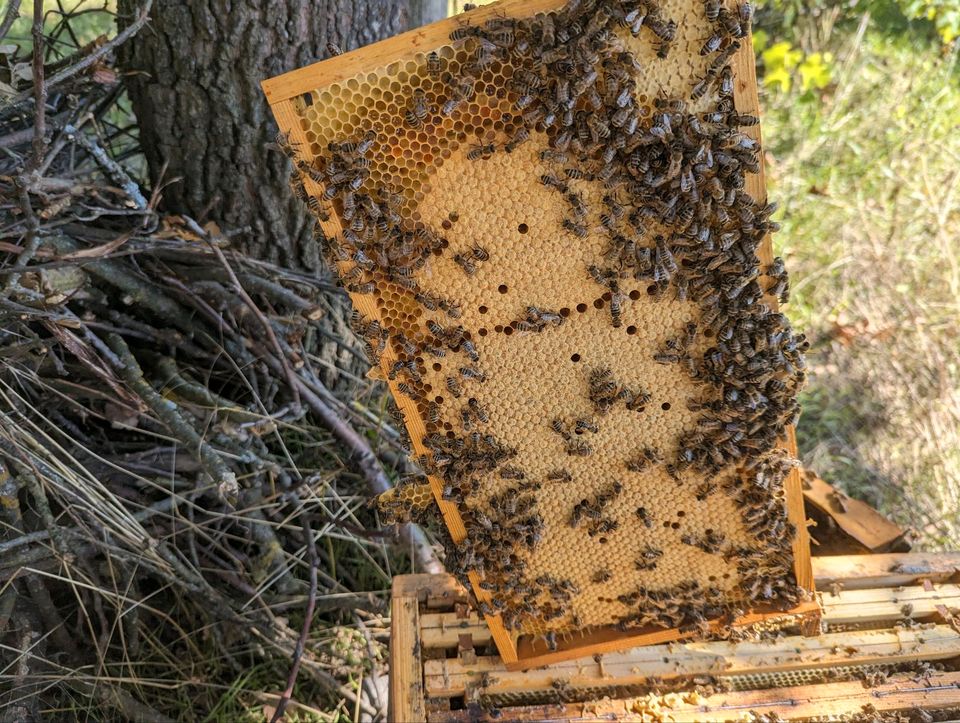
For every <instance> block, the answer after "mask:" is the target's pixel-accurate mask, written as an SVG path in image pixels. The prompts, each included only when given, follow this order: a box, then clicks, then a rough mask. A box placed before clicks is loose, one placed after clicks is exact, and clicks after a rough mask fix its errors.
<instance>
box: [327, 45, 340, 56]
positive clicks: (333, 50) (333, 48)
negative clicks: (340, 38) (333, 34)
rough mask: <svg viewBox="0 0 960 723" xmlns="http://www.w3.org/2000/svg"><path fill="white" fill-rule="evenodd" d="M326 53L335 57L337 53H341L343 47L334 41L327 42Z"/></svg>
mask: <svg viewBox="0 0 960 723" xmlns="http://www.w3.org/2000/svg"><path fill="white" fill-rule="evenodd" d="M327 53H329V55H330V57H335V56H337V55H343V49H342V48H341V47H340V46H339V45H337V44H336V43H327Z"/></svg>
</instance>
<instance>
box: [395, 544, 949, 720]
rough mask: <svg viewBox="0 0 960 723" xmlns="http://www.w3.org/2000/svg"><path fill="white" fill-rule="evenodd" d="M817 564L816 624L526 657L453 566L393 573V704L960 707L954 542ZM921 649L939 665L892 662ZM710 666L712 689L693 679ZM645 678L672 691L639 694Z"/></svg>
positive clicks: (568, 710)
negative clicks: (473, 601)
mask: <svg viewBox="0 0 960 723" xmlns="http://www.w3.org/2000/svg"><path fill="white" fill-rule="evenodd" d="M813 572H814V575H815V580H816V584H817V586H818V587H820V588H822V589H824V590H826V589H830V588H832V589H833V590H834V592H824V593H822V596H823V598H824V606H823V617H822V621H821V622H822V624H823V626H824V630H823V632H822V633H821V634H819V635H817V636H800V635H797V634H796V631H793V632H792V633H791V634H789V635H788V636H787V637H785V638H781V639H777V640H769V641H765V642H761V643H756V642H753V641H744V642H741V643H732V642H705V643H673V644H668V645H655V646H651V647H646V648H638V649H635V650H630V651H624V652H621V653H614V654H611V655H607V656H596V657H595V658H593V659H590V658H586V659H583V660H579V661H576V662H565V663H555V664H552V665H549V666H546V667H542V668H538V669H536V670H525V671H516V670H513V669H512V668H511V666H508V665H505V664H504V663H503V661H502V660H501V659H500V658H499V657H498V656H496V655H491V654H490V652H489V641H490V632H489V630H488V629H487V627H486V625H485V624H484V622H483V621H482V620H480V619H479V617H478V616H477V615H476V614H475V613H473V612H472V611H470V610H469V609H468V606H467V602H466V601H467V596H466V593H465V591H464V590H463V588H461V587H460V585H459V584H458V583H457V582H456V581H455V580H454V579H453V578H451V577H450V576H448V575H403V576H400V577H397V578H395V579H394V587H393V600H392V607H391V613H392V614H391V618H392V623H391V625H392V629H391V649H390V713H389V716H388V717H389V719H390V720H422V721H430V723H466V721H481V720H491V721H494V720H515V721H535V720H556V721H563V720H571V721H573V720H584V719H589V720H608V721H617V720H672V721H678V722H680V721H689V722H691V723H692V722H694V721H696V722H698V723H699V722H700V721H704V722H705V721H728V720H741V719H743V720H746V719H747V716H750V715H753V716H769V719H770V720H791V721H792V720H798V721H799V720H809V719H811V718H813V717H817V716H824V715H828V714H829V715H854V714H861V715H863V714H865V713H866V711H869V710H870V706H872V707H873V709H874V711H875V713H876V714H877V715H878V716H879V715H880V714H883V713H893V712H894V711H898V712H901V713H905V714H908V713H910V712H915V711H916V710H917V709H920V710H923V711H927V712H933V711H939V712H940V713H941V714H946V712H947V711H952V712H954V713H960V623H958V618H957V613H958V611H960V585H958V583H960V552H948V553H939V554H938V553H907V554H902V553H901V554H877V555H837V556H832V557H815V558H813ZM904 623H907V624H906V625H905V624H904ZM924 663H932V664H936V665H941V666H943V667H945V668H946V670H943V671H934V670H928V671H926V672H923V673H921V674H919V675H918V674H917V673H916V672H912V671H902V670H900V667H901V666H909V665H911V664H913V665H916V664H924ZM871 676H872V678H873V679H872V682H870V683H867V682H866V681H867V680H869V679H870V678H871ZM887 676H889V677H887ZM708 679H710V682H709V683H708V685H715V686H716V687H717V688H719V691H717V692H714V693H712V694H710V693H709V692H708V691H703V694H701V693H699V692H696V691H695V689H696V688H698V687H700V688H701V689H702V687H703V685H704V683H705V682H706V681H707V680H708ZM651 688H653V689H660V690H662V691H674V692H672V693H668V694H666V695H664V696H661V695H653V696H651V697H650V698H647V697H646V695H647V691H648V690H650V689H651ZM645 714H646V715H645ZM648 716H649V717H648ZM753 719H754V718H752V717H751V718H750V720H753ZM764 719H767V718H764ZM817 719H819V718H817ZM832 719H833V718H831V720H832ZM910 719H911V720H920V719H919V718H915V717H911V718H910ZM884 720H886V718H884ZM937 720H944V718H942V717H941V718H937ZM950 720H954V718H953V717H951V718H950Z"/></svg>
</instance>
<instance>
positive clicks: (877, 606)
mask: <svg viewBox="0 0 960 723" xmlns="http://www.w3.org/2000/svg"><path fill="white" fill-rule="evenodd" d="M822 601H823V614H822V620H823V622H824V623H825V624H826V625H827V626H838V625H852V624H861V623H877V622H889V624H890V626H891V627H892V626H893V625H894V624H895V623H896V622H897V621H899V620H902V619H905V618H908V617H909V618H912V619H914V620H923V619H927V618H932V617H936V616H937V615H938V613H937V610H936V606H937V605H944V606H946V607H947V609H958V608H960V585H955V584H946V585H935V586H934V587H933V589H932V590H925V589H924V588H923V587H921V586H913V587H908V588H905V589H903V590H894V589H893V588H872V589H868V590H844V591H840V592H838V593H837V594H832V593H826V592H825V593H823V594H822ZM906 605H909V606H910V614H909V615H907V614H905V612H904V610H905V607H904V606H906ZM420 620H421V624H420V636H421V637H420V639H421V642H422V643H423V645H424V647H425V648H427V649H449V648H454V647H456V645H457V641H458V640H459V637H460V636H461V635H470V636H471V637H472V639H473V642H474V645H486V644H488V643H489V642H490V640H491V636H490V631H489V629H488V628H487V626H486V623H484V622H483V620H481V619H480V616H478V615H477V614H476V613H470V615H469V616H468V617H466V618H459V617H457V615H456V614H454V613H427V614H421V617H420Z"/></svg>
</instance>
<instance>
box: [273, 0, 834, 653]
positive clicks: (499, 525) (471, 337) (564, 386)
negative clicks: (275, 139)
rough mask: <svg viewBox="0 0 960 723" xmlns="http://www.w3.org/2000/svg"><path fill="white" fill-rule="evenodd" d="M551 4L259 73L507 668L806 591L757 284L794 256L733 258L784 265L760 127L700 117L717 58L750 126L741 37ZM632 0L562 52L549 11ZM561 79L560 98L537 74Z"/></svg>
mask: <svg viewBox="0 0 960 723" xmlns="http://www.w3.org/2000/svg"><path fill="white" fill-rule="evenodd" d="M562 6H563V3H561V2H557V1H556V0H549V1H546V0H536V1H535V2H529V1H523V0H504V1H503V2H500V3H497V4H495V5H491V6H486V7H483V8H479V9H477V10H474V11H472V12H470V13H467V14H465V15H463V16H458V17H456V18H451V19H450V20H447V21H443V22H440V23H435V24H433V25H430V26H427V27H425V28H421V29H418V30H415V31H412V32H410V33H406V34H404V35H401V36H397V37H396V38H392V39H390V40H386V41H383V42H381V43H377V44H375V45H372V46H369V47H366V48H363V49H360V50H357V51H354V52H351V53H347V54H345V55H342V56H339V57H336V58H332V59H330V60H327V61H323V62H321V63H317V64H314V65H311V66H308V67H306V68H302V69H300V70H296V71H293V72H291V73H287V74H285V75H282V76H279V77H277V78H273V79H270V80H267V81H265V82H264V84H263V86H264V90H265V93H266V94H267V97H268V99H269V100H270V103H271V107H272V109H273V111H274V114H275V116H276V118H277V120H278V123H279V125H280V129H281V131H282V132H283V133H285V134H287V143H288V144H289V149H290V152H291V153H292V154H293V155H294V157H295V158H296V161H297V166H298V168H299V170H300V179H301V181H302V183H303V186H304V189H305V192H306V194H308V196H309V197H310V205H311V208H313V209H314V211H315V212H317V213H318V215H319V217H320V219H321V222H320V227H321V229H322V232H323V235H324V236H325V237H326V238H327V239H328V240H329V241H328V242H327V243H326V251H327V255H328V258H330V259H331V262H332V263H333V264H334V265H335V266H336V267H337V269H338V272H339V273H340V275H341V278H342V279H343V281H344V283H345V285H346V286H347V289H348V291H350V295H351V299H352V301H353V304H354V307H355V309H356V311H357V315H358V316H357V320H356V321H357V327H358V329H359V331H360V332H361V334H362V335H364V336H365V338H366V339H367V341H368V344H369V345H370V347H371V348H370V353H371V355H372V356H373V357H374V358H375V360H377V362H378V364H379V369H380V370H381V373H382V375H383V377H384V378H386V379H387V384H388V385H389V387H390V390H391V392H392V393H393V395H394V397H395V399H396V403H397V405H398V406H399V408H400V410H401V411H402V413H403V417H404V420H405V425H406V428H407V431H408V432H409V435H410V441H411V446H412V450H413V453H414V456H415V457H417V458H418V459H419V460H420V461H421V464H422V465H423V466H424V468H425V469H426V470H427V471H428V472H430V473H431V474H430V477H429V484H430V487H431V490H432V493H433V495H434V497H435V499H436V504H437V505H438V507H439V510H440V511H441V513H442V518H443V521H444V524H445V526H446V530H447V532H448V533H449V540H448V541H447V546H448V566H450V567H452V568H453V569H452V570H451V571H452V572H457V573H459V574H460V575H461V576H462V578H463V579H464V581H465V582H469V583H470V585H471V586H472V588H473V591H474V593H475V595H476V597H477V599H478V600H479V602H480V606H481V610H483V611H484V613H485V614H486V615H487V619H488V622H489V623H490V626H491V630H492V631H493V634H494V639H495V640H496V643H497V645H498V648H499V650H500V652H501V655H502V656H503V658H504V659H505V660H506V661H507V662H508V663H519V664H522V665H533V664H541V663H543V662H546V661H548V660H556V659H561V658H563V657H570V656H575V655H583V654H588V653H593V652H602V651H604V650H612V649H616V648H618V647H624V646H628V645H636V644H641V643H647V642H662V641H664V640H670V639H676V638H677V637H679V636H681V635H691V634H705V633H707V632H708V631H709V630H710V629H711V628H712V629H714V630H715V629H717V628H718V627H720V626H721V625H727V624H728V623H734V624H753V623H756V622H758V621H762V620H765V619H767V618H769V617H771V616H777V615H781V614H782V611H783V609H784V608H790V609H791V610H792V612H793V613H794V614H806V613H809V612H811V611H812V610H815V609H816V605H815V604H813V603H805V602H801V601H800V598H799V597H798V595H797V593H796V589H795V588H796V585H799V586H800V587H802V588H806V589H807V590H809V589H811V587H812V576H811V573H810V564H809V547H808V546H809V543H808V538H807V535H806V529H805V525H804V514H803V501H802V492H801V488H800V483H799V478H798V477H797V475H796V473H795V471H790V468H789V465H788V464H787V459H788V457H787V455H788V454H794V453H795V444H794V442H793V436H792V427H790V426H789V424H787V422H788V421H789V419H788V418H789V417H790V416H791V415H792V414H793V412H794V408H795V399H794V398H795V394H796V391H797V389H798V387H799V383H800V380H801V378H802V359H801V358H800V356H799V353H798V350H797V347H798V346H800V345H801V343H802V340H800V339H797V338H795V337H793V336H792V333H791V332H790V331H789V327H788V325H787V324H786V322H785V320H784V319H783V318H782V317H781V316H780V315H779V314H777V313H776V307H777V300H776V298H774V297H773V296H772V295H771V294H770V293H766V294H761V293H760V291H758V290H757V289H761V290H770V289H771V288H772V287H773V286H774V285H775V284H776V283H777V280H778V278H781V277H782V274H781V273H780V272H781V269H779V268H774V269H773V271H775V272H776V273H777V274H778V277H777V278H772V277H762V276H761V277H760V278H759V280H758V283H759V284H760V286H759V287H757V286H753V285H751V284H750V283H749V281H750V280H751V279H753V277H755V276H757V274H758V273H760V272H764V271H769V270H771V269H770V267H771V265H772V264H773V263H774V260H773V258H772V253H771V246H770V239H769V235H768V234H766V233H765V230H766V226H767V225H768V222H767V221H766V220H765V219H766V217H767V216H768V213H767V212H766V211H765V210H764V204H765V198H766V194H765V190H764V183H763V170H762V164H759V163H758V162H757V159H758V158H759V157H760V155H759V145H758V144H759V126H758V125H748V126H744V127H741V128H740V129H739V131H737V133H741V132H742V135H737V134H734V133H732V132H726V134H725V135H722V136H721V135H719V134H718V133H717V132H716V131H718V130H719V129H720V128H721V127H722V126H723V125H724V124H726V123H727V121H728V120H729V118H730V116H729V115H728V114H727V113H725V114H724V116H723V122H722V123H720V122H718V123H714V122H712V117H711V116H709V115H706V114H709V113H711V112H714V109H715V108H716V106H717V104H718V102H720V103H723V102H724V100H723V97H725V96H724V88H722V87H721V86H722V85H724V84H728V85H732V88H726V90H729V91H732V98H731V99H732V100H733V101H735V105H736V113H737V114H739V116H741V117H739V118H736V120H737V121H742V122H744V123H752V119H751V118H749V116H753V115H755V114H756V113H757V90H756V78H755V71H754V61H753V53H752V48H751V43H750V37H749V34H748V33H747V34H745V35H744V36H743V37H735V36H736V35H737V33H736V32H731V28H730V27H729V25H730V24H731V23H732V21H731V17H732V16H731V15H725V14H724V13H736V12H737V11H736V8H734V7H733V6H731V7H730V8H729V10H728V9H727V8H724V9H723V10H722V11H721V12H720V18H719V19H718V20H717V21H715V22H711V21H710V20H709V19H708V12H709V13H710V15H711V16H712V15H713V10H714V8H713V7H711V3H709V2H708V3H706V4H705V3H703V2H702V0H665V1H664V2H662V3H661V4H660V6H659V7H660V11H659V12H660V15H659V16H657V14H656V13H655V12H654V11H652V10H651V8H652V7H653V5H652V3H649V2H648V3H645V4H643V5H640V4H638V3H632V2H624V3H606V4H603V3H595V2H590V1H589V0H584V1H583V2H580V3H577V6H578V7H579V10H570V8H569V7H568V9H567V10H565V11H563V10H561V8H562ZM641 7H642V8H646V10H644V11H642V12H646V14H647V15H648V16H651V17H650V18H648V19H647V20H646V22H645V24H643V25H641V26H640V27H639V32H638V34H637V35H636V36H634V35H633V34H632V32H631V29H630V27H629V25H630V23H631V22H633V23H636V22H637V18H638V13H639V12H641V11H640V10H638V8H641ZM718 7H719V6H718ZM597 8H601V9H600V10H598V9H597ZM608 9H609V11H610V12H608ZM561 12H566V13H571V12H572V13H574V14H575V15H576V17H573V16H571V15H569V14H568V15H566V16H564V15H560V14H558V13H561ZM618 12H622V13H623V14H624V16H626V17H624V18H623V19H624V21H625V22H623V23H616V22H611V23H610V28H611V33H612V37H611V40H610V42H609V43H607V42H603V41H602V36H599V37H600V40H598V41H597V42H595V43H593V44H591V45H590V50H588V51H584V53H583V54H582V56H581V55H578V56H577V58H576V59H575V60H574V61H571V62H570V63H569V64H568V65H564V64H563V63H564V53H565V52H568V49H569V47H573V45H574V44H575V38H566V39H564V33H568V34H571V35H576V31H577V28H578V23H579V29H580V30H582V31H583V32H585V33H588V34H589V33H594V34H595V31H596V29H597V28H602V27H603V26H604V23H606V19H607V17H609V16H613V17H615V16H616V13H618ZM545 18H546V21H545V20H544V19H545ZM551 18H552V20H551ZM517 19H519V20H521V21H522V22H521V24H520V25H516V24H515V22H514V20H517ZM669 20H673V21H675V22H676V28H675V36H674V38H673V40H672V41H671V42H670V43H669V44H668V49H667V52H666V53H665V57H664V58H661V57H658V51H661V52H660V55H663V54H664V53H663V52H662V50H661V48H662V47H663V46H664V44H665V43H664V38H665V37H666V36H668V35H669V34H670V33H669V27H668V26H667V24H668V22H669ZM544 22H546V23H547V24H548V25H546V26H545V25H544ZM651 23H661V25H658V26H654V28H653V30H651ZM724 23H727V24H728V25H727V26H726V27H727V30H726V31H724V30H723V29H722V28H723V27H724ZM550 25H552V26H553V27H552V29H551V28H550V27H549V26H550ZM665 26H667V27H666V30H665ZM744 29H745V26H744ZM551 33H552V34H553V37H552V38H551V37H550V34H551ZM451 34H452V35H453V36H454V38H455V40H451ZM481 34H482V37H481ZM715 34H716V35H717V36H718V37H721V43H720V46H719V48H718V49H717V51H716V52H712V51H711V46H712V45H713V44H714V41H712V40H710V38H712V37H714V35H715ZM558 35H559V36H560V38H559V40H558V38H557V36H558ZM595 37H597V36H596V35H595ZM518 39H519V41H520V43H523V42H526V43H527V44H528V45H529V46H530V48H529V49H523V48H522V47H520V46H518ZM551 39H552V40H553V41H554V43H555V44H556V48H558V49H556V50H553V51H551V52H552V53H553V57H549V55H548V57H547V58H543V57H542V56H541V58H540V60H539V61H536V60H533V57H534V56H537V55H540V53H539V52H538V51H536V50H534V49H533V48H536V47H542V46H543V44H544V43H546V44H549V42H550V41H551ZM735 42H736V43H739V49H735V45H734V43H735ZM705 46H706V47H705ZM518 47H520V49H519V50H518ZM505 48H507V49H508V50H505ZM701 49H704V50H705V51H706V52H704V53H703V54H701V52H700V51H701ZM622 53H628V54H629V55H623V54H622ZM587 55H589V56H590V57H586V56H587ZM718 57H719V58H720V60H717V59H718ZM634 60H635V61H636V63H634ZM557 63H560V65H557ZM726 63H729V65H728V66H726V67H729V68H730V71H729V75H728V76H727V75H726V73H727V72H728V71H725V70H722V68H723V67H724V66H725V65H726ZM711 64H713V68H714V70H712V71H711V70H709V69H710V68H711ZM558 68H559V69H560V70H562V71H563V74H562V75H558V73H557V69H558ZM590 68H593V70H595V71H596V76H595V77H596V80H595V81H594V82H593V83H590V82H589V78H588V80H587V81H583V82H581V79H582V78H583V77H584V75H585V74H589V73H590V72H591V71H590ZM623 68H629V73H628V76H629V80H628V79H627V77H628V76H627V75H624V71H623ZM710 74H712V75H710ZM705 76H706V77H707V79H708V80H710V79H711V78H712V79H713V82H709V83H707V82H705V83H704V85H705V86H708V87H706V88H705V89H704V92H702V93H701V92H700V91H699V89H698V90H697V91H694V89H695V88H696V87H697V84H698V83H699V82H700V81H701V80H702V79H703V78H704V77H705ZM465 77H466V78H469V79H470V81H469V82H466V81H464V78H465ZM561 85H563V86H565V87H560V86H561ZM628 86H632V87H628ZM591 87H592V88H593V89H594V90H596V96H595V97H594V96H593V95H592V94H591V92H590V90H589V88H591ZM547 89H549V91H548V90H547ZM624 89H626V90H627V92H626V94H624V93H623V90H624ZM548 92H549V94H550V95H549V96H548V95H547V94H548ZM578 93H579V95H577V94H578ZM692 94H693V95H694V96H697V97H693V98H691V95H692ZM571 95H572V96H574V97H577V98H579V100H577V102H576V104H574V105H573V107H571V108H570V111H571V113H570V117H568V118H566V119H565V118H564V117H563V108H562V105H561V107H560V108H558V109H551V108H550V105H555V104H553V103H551V102H549V101H548V103H547V104H545V105H544V104H541V102H540V100H538V99H542V98H545V97H548V98H554V97H556V98H558V99H560V101H561V103H562V101H563V100H565V99H566V98H568V97H571ZM677 101H682V102H683V107H682V108H681V105H680V103H678V102H677ZM727 102H729V101H727ZM590 103H593V104H594V105H596V104H597V103H599V105H600V107H599V108H597V107H594V106H591V105H590ZM540 107H545V108H546V109H545V110H542V111H541V110H538V108H540ZM551 114H553V115H556V116H558V117H557V120H555V121H553V122H552V123H551V122H550V119H549V117H548V116H550V115H551ZM604 114H606V115H604ZM664 115H668V116H669V117H668V118H666V119H664ZM603 117H606V118H608V119H609V122H607V123H604V122H602V121H598V119H602V118H603ZM568 120H570V121H573V122H574V124H575V125H576V124H579V125H580V126H581V133H582V135H580V134H577V133H571V136H570V137H568V138H563V134H564V127H565V126H564V124H565V123H566V121H568ZM671 121H672V122H671ZM633 126H636V128H635V129H634V128H633ZM665 126H670V127H669V128H665ZM652 128H655V130H651V129H652ZM631 131H632V132H631ZM637 134H640V135H642V136H643V140H642V142H638V143H636V144H634V143H632V141H631V139H633V138H639V137H640V135H637ZM618 138H619V139H620V140H617V139H618ZM684 139H686V140H684ZM691 139H698V140H697V142H698V143H701V144H705V148H704V149H702V150H700V151H699V152H696V151H695V150H693V145H691V144H692V143H693V141H692V140H691ZM744 139H746V140H744ZM753 143H756V144H757V147H756V149H754V148H752V147H751V144H753ZM331 144H333V145H331ZM344 144H345V145H344ZM578 144H581V145H585V146H591V145H597V146H599V147H598V148H597V149H596V152H595V153H593V155H590V156H589V157H588V155H589V154H579V156H580V157H578V151H577V146H578ZM618 144H619V145H618ZM357 146H359V148H358V147H357ZM631 146H632V148H631ZM561 148H563V149H565V150H564V151H563V152H561V151H560V149H561ZM608 148H612V150H610V152H609V154H608V157H606V158H604V157H601V156H602V154H604V153H605V152H606V151H607V150H608ZM624 148H627V149H628V151H630V153H631V154H632V156H631V155H629V154H628V153H627V152H625V151H624V150H623V149H624ZM564 153H565V155H566V158H561V157H560V156H561V155H562V154H564ZM710 155H713V156H715V157H714V158H713V159H712V160H710V161H709V163H708V157H709V156H710ZM671 156H675V157H676V158H673V159H671ZM751 158H752V159H753V160H752V161H751V160H749V159H751ZM674 163H676V166H677V167H676V168H674V167H673V165H674ZM644 164H646V167H644ZM744 167H748V168H752V169H753V170H755V171H756V172H746V173H744V171H743V168H744ZM611 168H612V170H611ZM719 168H723V171H722V172H721V171H719V170H717V169H719ZM621 176H622V177H623V178H624V180H623V182H620V183H618V182H617V179H618V178H620V177H621ZM661 176H667V178H666V179H664V178H661ZM724 183H726V184H727V185H726V186H724ZM739 183H742V184H743V190H742V192H741V193H740V195H738V194H737V191H736V185H737V184H739ZM731 188H733V191H731V190H730V189H731ZM743 192H745V193H746V194H748V195H749V197H752V198H753V199H755V200H756V203H750V202H749V199H748V198H747V197H746V196H743ZM731 193H732V194H733V195H731ZM694 197H696V198H697V199H699V200H693V199H694ZM708 197H710V198H713V199H714V200H713V201H706V200H703V199H707V198H708ZM731 200H732V203H731V202H730V201H731ZM687 206H691V207H692V209H693V210H692V211H689V210H688V209H687ZM708 206H709V208H708ZM704 209H706V210H704ZM701 211H702V213H703V214H704V216H703V218H700V217H699V214H700V213H701ZM697 222H699V226H697V227H692V226H691V224H692V223H697ZM641 227H642V230H641ZM702 228H710V229H711V233H712V234H713V235H712V237H711V236H710V235H709V234H708V235H707V236H703V235H702V234H698V231H700V230H702ZM731 235H732V236H731ZM704 238H706V241H704V240H703V239H704ZM731 238H732V239H733V240H731ZM711 244H712V247H711ZM358 250H360V251H361V252H362V253H360V254H358V253H357V251H358ZM724 254H726V257H725V258H721V257H722V256H724ZM738 254H739V256H738ZM738 284H739V285H738ZM751 295H753V296H755V297H756V298H751ZM718 304H719V306H718ZM720 307H722V310H718V309H720ZM728 334H729V336H730V338H727V336H728ZM748 352H749V353H748ZM758 379H759V381H758ZM746 399H749V401H744V400H746ZM711 405H712V406H711ZM778 434H781V439H780V441H779V446H780V448H781V451H776V450H774V451H770V447H771V444H772V442H773V440H774V438H775V437H777V435H778ZM782 450H785V452H783V451H782ZM406 493H407V496H408V497H412V498H415V497H416V496H417V490H416V489H413V488H409V489H407V490H406ZM771 571H774V572H771ZM678 607H679V611H678V609H677V608H678ZM721 613H722V614H721ZM698 623H699V624H698Z"/></svg>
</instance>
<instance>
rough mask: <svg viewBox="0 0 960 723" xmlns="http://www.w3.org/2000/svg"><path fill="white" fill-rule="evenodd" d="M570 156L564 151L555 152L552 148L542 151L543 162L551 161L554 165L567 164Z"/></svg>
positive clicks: (541, 158)
mask: <svg viewBox="0 0 960 723" xmlns="http://www.w3.org/2000/svg"><path fill="white" fill-rule="evenodd" d="M568 159H569V155H568V154H566V153H564V152H562V151H555V150H553V149H552V148H546V149H544V150H542V151H540V160H541V161H550V162H553V163H566V162H567V160H568Z"/></svg>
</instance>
